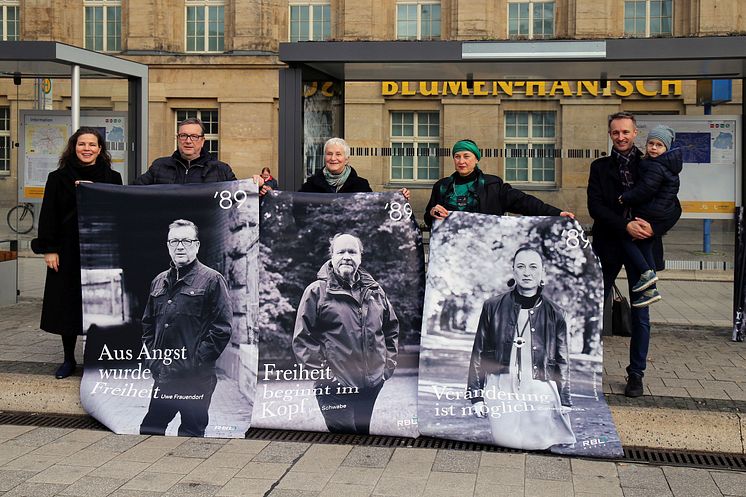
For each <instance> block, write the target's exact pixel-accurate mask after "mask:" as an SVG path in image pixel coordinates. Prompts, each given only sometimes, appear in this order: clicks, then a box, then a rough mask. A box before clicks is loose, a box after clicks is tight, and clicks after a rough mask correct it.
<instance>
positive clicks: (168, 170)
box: [134, 117, 261, 186]
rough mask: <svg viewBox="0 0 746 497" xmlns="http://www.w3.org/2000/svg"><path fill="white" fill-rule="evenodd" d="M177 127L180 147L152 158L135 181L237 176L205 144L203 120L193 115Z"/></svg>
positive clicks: (150, 182) (191, 180)
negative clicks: (164, 154) (206, 148)
mask: <svg viewBox="0 0 746 497" xmlns="http://www.w3.org/2000/svg"><path fill="white" fill-rule="evenodd" d="M178 130H179V131H178V132H177V134H176V148H177V150H176V151H175V152H174V153H173V154H171V156H170V157H161V158H159V159H156V160H155V161H153V164H151V165H150V167H149V168H148V170H147V171H145V172H144V173H143V174H141V175H140V176H139V177H138V178H137V179H135V182H134V184H135V185H153V184H175V183H176V184H182V183H214V182H217V181H233V180H235V179H236V175H235V174H233V170H232V169H231V166H229V165H228V164H226V163H225V162H220V161H219V160H217V159H215V158H213V157H212V156H211V155H210V153H209V152H207V151H206V150H205V149H204V148H203V147H204V144H205V127H204V125H203V124H202V121H200V120H199V119H197V118H196V117H190V118H189V119H185V120H183V121H181V122H180V123H179V126H178ZM259 186H261V184H260V185H259Z"/></svg>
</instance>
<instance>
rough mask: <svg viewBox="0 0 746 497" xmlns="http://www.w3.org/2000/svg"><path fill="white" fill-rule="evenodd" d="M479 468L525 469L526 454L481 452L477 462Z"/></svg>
mask: <svg viewBox="0 0 746 497" xmlns="http://www.w3.org/2000/svg"><path fill="white" fill-rule="evenodd" d="M479 466H480V467H490V468H494V467H505V468H520V469H524V468H525V467H526V454H511V453H509V452H482V457H481V458H480V460H479Z"/></svg>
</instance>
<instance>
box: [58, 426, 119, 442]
mask: <svg viewBox="0 0 746 497" xmlns="http://www.w3.org/2000/svg"><path fill="white" fill-rule="evenodd" d="M109 435H110V434H109V432H106V431H100V430H82V429H81V430H74V431H73V432H72V433H68V434H67V435H65V436H63V437H62V438H60V439H59V441H60V442H82V443H88V444H92V443H95V442H98V441H99V440H102V439H104V438H107V437H108V436H109Z"/></svg>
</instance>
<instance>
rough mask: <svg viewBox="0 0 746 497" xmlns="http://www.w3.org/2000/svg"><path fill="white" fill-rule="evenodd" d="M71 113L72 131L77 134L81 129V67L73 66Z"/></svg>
mask: <svg viewBox="0 0 746 497" xmlns="http://www.w3.org/2000/svg"><path fill="white" fill-rule="evenodd" d="M70 113H71V116H70V117H71V120H72V128H73V129H72V131H73V133H75V132H76V131H77V130H78V128H80V66H79V65H77V64H76V65H73V67H72V78H71V81H70Z"/></svg>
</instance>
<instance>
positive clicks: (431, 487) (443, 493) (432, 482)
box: [425, 471, 477, 497]
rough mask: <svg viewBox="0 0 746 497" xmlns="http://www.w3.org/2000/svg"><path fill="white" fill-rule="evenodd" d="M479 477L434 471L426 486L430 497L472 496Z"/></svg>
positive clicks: (470, 474)
mask: <svg viewBox="0 0 746 497" xmlns="http://www.w3.org/2000/svg"><path fill="white" fill-rule="evenodd" d="M476 476H477V475H475V474H472V473H444V472H438V471H433V472H432V473H430V477H429V478H428V479H427V484H426V485H425V495H427V496H428V497H452V496H454V495H472V494H473V493H474V485H475V484H476V480H477V478H476Z"/></svg>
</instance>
